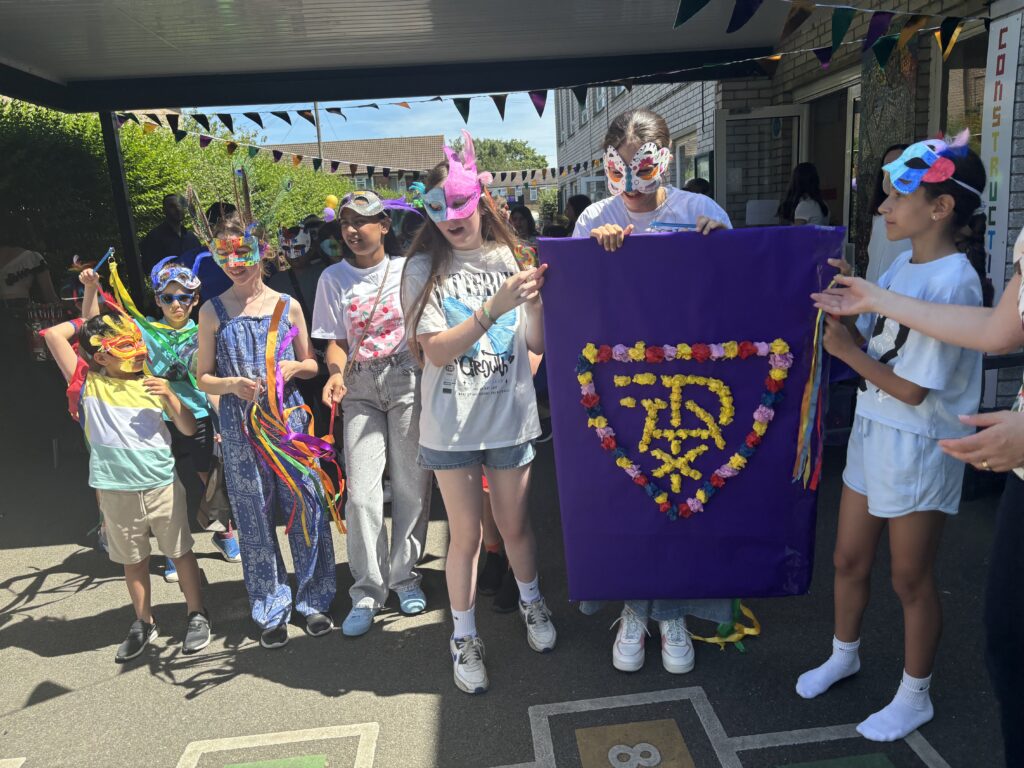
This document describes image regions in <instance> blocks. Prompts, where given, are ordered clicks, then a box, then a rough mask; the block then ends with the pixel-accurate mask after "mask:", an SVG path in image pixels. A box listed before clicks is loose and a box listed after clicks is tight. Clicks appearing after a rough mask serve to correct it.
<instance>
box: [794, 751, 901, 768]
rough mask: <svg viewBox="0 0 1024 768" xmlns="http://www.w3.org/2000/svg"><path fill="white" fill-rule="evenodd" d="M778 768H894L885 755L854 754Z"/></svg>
mask: <svg viewBox="0 0 1024 768" xmlns="http://www.w3.org/2000/svg"><path fill="white" fill-rule="evenodd" d="M778 768H896V767H895V766H894V765H893V764H892V761H891V760H890V759H889V758H888V757H886V756H885V755H881V754H876V755H856V756H854V757H837V758H835V759H833V760H816V761H815V762H813V763H789V764H787V765H780V766H778Z"/></svg>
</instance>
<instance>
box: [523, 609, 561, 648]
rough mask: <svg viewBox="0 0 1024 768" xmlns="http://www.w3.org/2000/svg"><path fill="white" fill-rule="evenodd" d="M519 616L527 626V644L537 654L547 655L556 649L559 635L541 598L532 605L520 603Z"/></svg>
mask: <svg viewBox="0 0 1024 768" xmlns="http://www.w3.org/2000/svg"><path fill="white" fill-rule="evenodd" d="M519 616H520V617H521V618H522V619H523V623H524V624H526V642H528V643H529V644H530V647H531V648H533V650H535V651H536V652H537V653H547V652H548V651H550V650H552V649H554V647H555V640H556V639H557V638H558V633H557V632H555V625H554V624H552V623H551V611H549V610H548V607H547V605H545V604H544V598H543V597H541V598H539V599H538V600H535V601H534V602H532V603H524V602H523V601H522V600H520V601H519Z"/></svg>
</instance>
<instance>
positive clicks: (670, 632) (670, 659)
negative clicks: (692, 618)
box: [658, 618, 695, 675]
mask: <svg viewBox="0 0 1024 768" xmlns="http://www.w3.org/2000/svg"><path fill="white" fill-rule="evenodd" d="M658 629H660V630H661V663H662V664H663V665H664V666H665V671H666V672H671V673H672V674H673V675H682V674H684V673H686V672H689V671H690V670H692V669H693V664H694V660H695V657H694V653H693V641H692V640H690V633H689V632H687V631H686V619H682V618H680V619H672V620H671V621H659V622H658Z"/></svg>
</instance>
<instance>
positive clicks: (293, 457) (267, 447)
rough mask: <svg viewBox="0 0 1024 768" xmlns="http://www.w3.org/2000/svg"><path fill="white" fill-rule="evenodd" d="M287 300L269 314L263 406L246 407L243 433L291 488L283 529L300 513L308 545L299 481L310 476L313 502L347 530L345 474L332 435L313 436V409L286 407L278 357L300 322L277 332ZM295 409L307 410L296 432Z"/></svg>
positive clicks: (305, 506) (304, 503)
mask: <svg viewBox="0 0 1024 768" xmlns="http://www.w3.org/2000/svg"><path fill="white" fill-rule="evenodd" d="M286 306H287V302H286V301H285V300H284V299H281V300H280V301H278V303H277V306H276V307H275V308H274V312H273V314H272V315H271V317H270V329H269V331H268V333H267V344H266V351H265V353H264V364H265V365H266V382H267V399H266V407H264V406H263V405H262V404H261V403H260V401H259V398H257V399H256V400H255V401H254V402H253V403H252V405H251V406H250V408H249V418H248V425H247V434H248V437H249V440H250V442H251V443H252V444H253V447H254V448H255V450H256V452H257V453H258V454H259V455H260V457H261V458H262V459H263V460H264V461H265V462H266V463H267V465H268V466H269V467H270V468H271V470H272V471H273V472H274V474H275V475H277V477H278V478H280V480H281V481H282V482H283V483H284V485H285V486H286V487H287V488H288V490H289V491H290V492H291V494H292V509H291V513H290V515H289V518H288V525H287V527H286V530H287V531H289V532H290V531H291V528H292V526H293V525H294V523H295V517H296V516H298V517H299V522H300V523H301V525H302V533H303V537H304V538H305V540H306V545H307V546H309V545H310V543H311V542H310V537H309V525H310V523H311V515H312V512H311V510H310V508H309V504H308V502H307V500H306V497H305V496H304V495H303V493H302V485H303V484H304V483H305V482H306V481H307V480H308V481H309V486H311V490H312V493H313V496H314V498H315V500H316V503H317V504H318V505H320V506H321V507H322V508H323V509H326V510H327V511H328V512H330V514H331V517H332V518H334V522H335V524H336V525H337V527H338V530H339V531H340V532H342V533H345V524H344V522H343V521H342V518H341V495H342V492H343V491H344V489H345V480H344V477H343V476H342V472H341V467H340V466H338V463H337V460H336V458H335V448H334V440H333V437H332V436H331V435H328V436H327V437H326V438H319V437H317V436H316V425H315V420H314V417H313V411H312V409H311V408H310V407H309V406H308V405H305V404H303V405H297V406H292V407H290V408H286V407H285V404H284V389H285V387H284V374H283V372H282V370H281V366H280V363H279V362H278V361H279V360H280V359H281V358H282V353H283V352H284V350H286V349H287V347H288V345H290V344H291V343H292V341H293V340H294V338H295V336H296V334H297V333H298V328H294V327H293V328H291V329H290V330H289V331H287V332H286V333H285V334H284V335H283V336H281V334H280V330H279V329H280V323H281V318H282V317H283V316H284V309H285V307H286ZM279 337H280V341H279ZM296 411H302V412H303V413H305V414H306V415H307V416H308V425H307V428H306V431H305V432H295V431H294V430H292V428H291V426H290V425H289V422H290V420H291V417H292V415H293V414H294V413H295V412H296ZM332 413H333V410H332ZM332 426H333V419H332ZM324 464H326V465H328V466H333V467H334V470H335V472H334V474H335V477H336V478H337V482H335V480H334V478H332V477H331V474H330V473H328V472H327V471H326V469H324V466H323V465H324Z"/></svg>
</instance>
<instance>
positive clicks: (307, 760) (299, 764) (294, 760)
mask: <svg viewBox="0 0 1024 768" xmlns="http://www.w3.org/2000/svg"><path fill="white" fill-rule="evenodd" d="M224 768H327V755H303V756H302V757H285V758H282V759H280V760H261V761H260V762H258V763H232V764H231V765H225V766H224Z"/></svg>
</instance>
